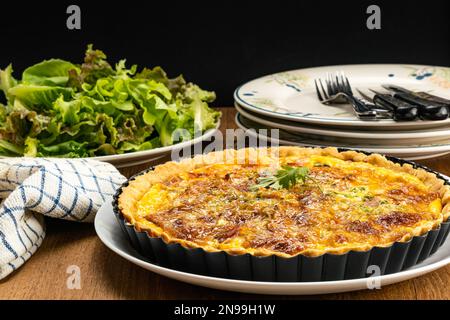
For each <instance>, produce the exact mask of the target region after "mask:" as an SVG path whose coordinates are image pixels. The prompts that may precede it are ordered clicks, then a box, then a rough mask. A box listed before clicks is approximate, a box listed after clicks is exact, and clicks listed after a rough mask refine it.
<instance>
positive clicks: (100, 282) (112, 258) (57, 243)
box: [0, 108, 450, 300]
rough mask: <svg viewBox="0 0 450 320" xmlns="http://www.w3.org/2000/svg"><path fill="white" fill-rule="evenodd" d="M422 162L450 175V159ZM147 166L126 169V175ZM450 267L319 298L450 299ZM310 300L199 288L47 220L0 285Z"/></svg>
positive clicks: (3, 289)
mask: <svg viewBox="0 0 450 320" xmlns="http://www.w3.org/2000/svg"><path fill="white" fill-rule="evenodd" d="M221 110H222V111H223V118H222V124H221V129H222V130H225V129H226V128H235V127H236V126H235V124H234V115H235V110H234V109H233V108H222V109H221ZM420 163H422V164H424V165H426V166H429V167H431V168H433V169H435V170H437V171H440V172H442V173H444V174H447V175H450V156H444V157H441V158H438V159H433V160H424V161H420ZM145 167H146V166H145V165H142V166H138V167H133V168H130V169H124V170H122V173H123V174H124V175H126V176H130V175H132V174H134V173H136V172H139V171H141V170H143V169H145ZM70 265H77V266H79V267H80V270H81V289H80V290H71V289H67V285H66V281H67V278H68V276H69V275H68V274H67V273H66V270H67V267H68V266H70ZM449 287H450V266H446V267H444V268H441V269H439V270H437V271H435V272H432V273H430V274H427V275H424V276H422V277H419V278H416V279H412V280H408V281H404V282H402V283H398V284H394V285H390V286H385V287H383V288H382V289H380V290H364V291H356V292H349V293H341V294H330V295H320V296H314V298H319V299H450V290H449V289H448V288H449ZM269 298H274V299H277V298H278V299H307V298H312V297H310V296H259V295H250V294H240V293H234V292H225V291H219V290H213V289H207V288H202V287H197V286H193V285H189V284H185V283H181V282H178V281H175V280H171V279H167V278H164V277H161V276H159V275H156V274H154V273H152V272H149V271H146V270H144V269H142V268H140V267H138V266H136V265H134V264H132V263H130V262H128V261H126V260H124V259H122V258H120V257H119V256H117V255H116V254H114V253H113V252H112V251H110V250H109V249H108V248H106V247H105V246H104V245H103V244H102V243H101V242H100V240H99V239H98V238H97V236H96V234H95V230H94V226H93V225H92V224H78V223H73V222H65V221H60V220H55V219H50V218H49V219H47V236H46V238H45V241H44V243H43V244H42V246H41V248H40V249H39V250H38V251H37V252H36V253H35V254H34V256H33V257H32V258H31V259H30V260H29V261H28V262H27V263H26V264H25V265H24V266H23V267H21V268H20V269H19V270H18V271H16V272H15V273H13V274H12V275H11V276H9V277H8V278H6V279H4V280H2V281H0V299H258V300H261V299H269Z"/></svg>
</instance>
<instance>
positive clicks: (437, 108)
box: [383, 85, 449, 120]
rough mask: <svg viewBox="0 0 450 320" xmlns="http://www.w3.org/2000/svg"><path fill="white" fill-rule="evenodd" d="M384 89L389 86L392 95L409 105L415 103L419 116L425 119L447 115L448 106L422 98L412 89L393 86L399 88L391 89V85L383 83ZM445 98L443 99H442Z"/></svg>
mask: <svg viewBox="0 0 450 320" xmlns="http://www.w3.org/2000/svg"><path fill="white" fill-rule="evenodd" d="M383 87H384V88H385V89H388V90H389V88H391V89H392V90H391V93H389V94H391V95H392V97H394V98H397V99H400V100H402V101H405V102H407V103H409V104H411V105H415V106H417V107H418V108H419V116H420V117H421V118H422V119H425V120H444V119H447V118H448V116H449V108H448V106H447V105H445V104H443V103H440V102H439V103H437V102H433V101H431V100H429V99H424V98H422V97H420V96H418V95H416V94H415V93H414V92H413V91H410V90H407V89H404V88H401V87H397V86H394V87H395V88H400V90H397V89H393V88H394V87H393V86H391V85H383ZM424 93H425V92H424ZM425 94H427V93H425ZM444 100H445V99H444Z"/></svg>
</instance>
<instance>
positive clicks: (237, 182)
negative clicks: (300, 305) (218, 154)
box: [137, 155, 442, 255]
mask: <svg viewBox="0 0 450 320" xmlns="http://www.w3.org/2000/svg"><path fill="white" fill-rule="evenodd" d="M282 164H287V165H290V166H306V167H308V168H309V170H310V171H309V176H310V177H311V179H308V180H307V182H306V183H305V184H302V185H296V186H294V187H293V188H291V189H289V190H287V189H281V190H274V189H270V188H269V189H265V188H259V190H257V191H251V190H250V187H251V186H253V185H255V184H257V179H258V177H259V176H260V175H262V174H264V173H267V171H270V172H272V173H273V172H274V170H275V171H276V169H274V168H269V167H267V166H264V165H237V164H213V165H209V166H204V167H201V168H198V169H195V170H193V171H191V172H186V173H183V174H181V175H178V176H175V177H172V178H171V179H170V180H167V181H164V182H163V183H158V184H154V185H153V186H152V187H151V189H150V190H149V191H148V192H147V193H146V194H145V195H144V196H143V198H142V199H141V200H140V201H139V202H138V212H137V219H138V220H139V221H141V222H143V223H144V225H145V224H146V225H148V226H151V227H152V228H153V229H155V228H157V229H160V230H162V231H165V232H166V233H167V234H169V235H170V236H171V237H173V238H175V239H182V240H188V241H192V242H194V243H196V244H198V245H199V246H208V247H213V248H215V249H218V250H223V249H240V250H244V251H246V252H249V253H252V252H253V251H254V250H255V249H260V248H263V249H267V250H270V251H272V252H280V253H284V254H288V255H295V254H299V253H302V252H303V251H305V250H307V249H316V250H323V249H329V248H342V249H345V248H346V247H352V248H353V247H358V246H361V245H367V244H369V245H371V246H375V245H378V246H381V245H387V244H390V243H392V242H394V241H398V240H400V239H402V237H403V236H404V235H405V234H407V233H409V232H410V231H411V230H412V229H414V228H416V227H418V226H421V225H427V224H431V223H433V221H435V220H436V219H438V218H439V216H440V214H441V210H442V208H441V200H440V198H439V195H438V194H436V193H433V192H431V191H429V190H428V187H427V186H426V185H425V184H424V183H423V182H422V181H421V180H420V179H418V178H417V177H415V176H413V175H410V174H407V173H404V172H396V171H393V170H391V169H386V168H382V167H377V166H374V165H372V164H369V163H365V162H351V161H344V160H339V159H336V158H333V157H329V156H319V155H314V156H310V157H308V158H305V159H298V158H284V159H283V161H282Z"/></svg>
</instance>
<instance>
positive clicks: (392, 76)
mask: <svg viewBox="0 0 450 320" xmlns="http://www.w3.org/2000/svg"><path fill="white" fill-rule="evenodd" d="M336 71H343V72H344V73H345V74H346V76H347V77H348V78H349V79H350V82H351V84H352V87H353V88H358V89H361V90H363V91H366V92H368V88H373V89H378V88H380V86H381V84H384V83H390V84H395V85H399V86H402V87H405V88H408V89H410V90H418V91H426V92H430V93H433V94H434V95H437V96H441V97H443V98H447V99H449V98H450V68H445V67H435V66H419V65H348V66H331V67H319V68H310V69H300V70H294V71H287V72H282V73H277V74H273V75H269V76H265V77H262V78H259V79H256V80H253V81H250V82H248V83H246V84H244V85H242V86H240V87H239V88H237V89H236V91H235V92H234V100H235V106H236V109H237V110H238V113H237V115H236V124H237V125H238V126H239V127H240V128H242V129H245V130H247V129H255V130H248V131H247V134H248V135H250V136H252V135H253V136H257V137H258V138H259V139H266V140H267V138H268V136H269V135H268V134H266V132H270V130H259V129H279V132H278V141H279V143H280V144H281V145H297V146H335V147H344V148H350V149H359V150H365V151H369V152H377V153H382V154H385V155H390V156H396V157H402V158H405V159H410V160H419V159H427V158H434V157H438V156H442V155H444V154H447V153H450V118H449V119H446V120H439V121H425V120H415V121H409V122H395V121H393V120H389V119H387V120H376V121H363V120H360V119H358V118H357V117H356V116H355V114H354V113H353V110H352V107H351V106H350V105H335V106H326V105H323V104H321V103H320V102H319V100H318V99H317V95H316V91H315V87H314V79H316V78H324V77H325V76H326V74H327V73H331V72H336Z"/></svg>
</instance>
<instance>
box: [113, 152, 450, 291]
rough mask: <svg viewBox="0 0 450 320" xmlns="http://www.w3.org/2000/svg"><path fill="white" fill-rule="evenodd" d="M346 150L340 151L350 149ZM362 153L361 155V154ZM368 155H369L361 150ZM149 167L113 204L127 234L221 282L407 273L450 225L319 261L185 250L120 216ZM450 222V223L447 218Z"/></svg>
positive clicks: (160, 260)
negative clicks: (122, 200)
mask: <svg viewBox="0 0 450 320" xmlns="http://www.w3.org/2000/svg"><path fill="white" fill-rule="evenodd" d="M346 150H347V149H339V151H346ZM359 152H361V151H359ZM362 153H365V154H369V153H367V152H362ZM386 158H387V159H388V160H390V161H393V162H395V163H399V164H404V163H408V164H411V165H412V166H413V167H414V168H421V169H424V170H426V171H428V172H432V173H434V174H436V176H437V177H438V178H440V179H442V180H444V181H445V184H447V185H450V181H449V180H448V179H447V178H446V177H444V176H442V175H441V174H440V173H437V172H435V171H433V170H431V169H429V168H427V167H425V166H422V165H419V164H416V163H414V162H410V161H406V160H402V159H398V158H395V157H386ZM151 170H153V168H149V169H147V170H145V171H143V172H140V173H138V174H137V175H135V176H133V177H131V178H130V179H129V180H128V181H127V182H125V183H124V184H123V185H122V186H121V187H120V188H119V189H118V190H117V192H116V194H115V196H114V200H113V210H114V215H115V216H116V218H117V221H118V223H119V224H120V227H121V229H122V231H123V232H124V234H125V236H126V237H127V238H128V239H129V241H130V242H131V245H132V246H133V248H135V249H136V250H137V251H138V252H139V253H140V254H141V255H142V256H144V257H145V258H146V259H148V260H149V261H150V262H151V263H155V264H158V265H160V266H163V267H167V268H171V269H176V270H180V271H185V272H190V273H196V274H201V275H207V276H214V277H220V278H229V279H240V280H253V281H273V282H313V281H334V280H345V279H356V278H365V277H368V276H371V275H372V272H373V271H372V270H373V269H370V270H371V271H370V272H368V270H369V269H368V268H369V266H377V267H378V268H379V269H378V271H379V274H378V275H384V274H391V273H396V272H399V271H402V270H405V269H408V268H410V267H412V266H414V265H416V264H417V263H419V262H421V261H423V260H425V259H426V258H428V257H429V256H430V255H432V254H434V253H435V252H436V251H437V250H438V249H439V248H440V246H441V245H442V244H443V243H444V242H445V240H446V238H447V236H448V234H449V230H450V221H448V220H447V221H445V222H442V223H441V225H440V226H439V228H437V229H434V230H430V231H429V232H427V233H426V234H424V235H421V236H416V237H413V238H412V239H410V240H409V241H407V242H395V243H394V244H393V245H391V246H389V247H374V248H372V249H370V250H368V251H349V252H347V253H345V254H329V253H326V254H323V255H321V256H318V257H307V256H304V255H301V254H300V255H297V256H295V257H292V258H282V257H279V256H275V255H272V256H267V257H256V256H253V255H250V254H243V255H230V254H227V253H226V252H223V251H220V252H207V251H205V250H203V249H201V248H195V249H190V248H185V247H183V246H182V245H180V244H178V243H170V244H168V243H166V242H165V241H164V240H163V239H161V238H159V237H151V236H149V235H148V234H147V232H144V231H138V230H136V229H135V227H134V226H133V225H131V224H129V223H128V222H127V221H126V220H125V218H124V217H123V216H122V214H121V213H120V210H119V208H118V203H117V201H118V197H119V195H120V194H121V192H122V188H124V187H126V186H128V184H129V181H132V180H133V179H134V178H135V177H136V176H138V175H141V174H145V173H147V172H149V171H151ZM449 220H450V219H449Z"/></svg>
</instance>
